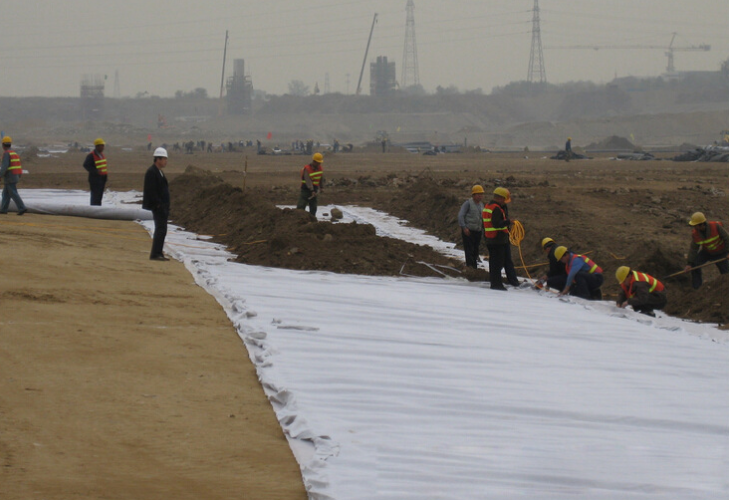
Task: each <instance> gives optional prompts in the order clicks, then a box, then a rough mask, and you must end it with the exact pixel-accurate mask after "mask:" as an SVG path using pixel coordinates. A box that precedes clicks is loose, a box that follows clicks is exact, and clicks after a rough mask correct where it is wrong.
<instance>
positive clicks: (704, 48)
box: [549, 32, 711, 75]
mask: <svg viewBox="0 0 729 500" xmlns="http://www.w3.org/2000/svg"><path fill="white" fill-rule="evenodd" d="M676 35H678V33H675V32H674V33H673V34H672V36H671V43H669V44H668V47H666V46H665V45H562V46H557V47H549V48H550V49H592V50H596V51H597V50H610V49H660V50H665V55H666V57H667V58H668V65H667V66H666V73H668V74H669V75H673V74H675V73H676V66H675V65H674V53H675V52H695V51H701V52H708V51H710V50H711V45H707V44H705V43H702V44H701V45H684V46H678V47H677V46H674V45H673V42H675V41H676Z"/></svg>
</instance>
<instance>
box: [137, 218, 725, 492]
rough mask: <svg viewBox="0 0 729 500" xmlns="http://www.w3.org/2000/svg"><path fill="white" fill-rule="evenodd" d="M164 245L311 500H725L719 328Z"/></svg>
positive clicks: (479, 288)
mask: <svg viewBox="0 0 729 500" xmlns="http://www.w3.org/2000/svg"><path fill="white" fill-rule="evenodd" d="M328 208H329V207H322V208H320V210H321V211H322V213H326V211H327V210H328ZM342 209H343V210H344V211H345V213H349V214H354V215H355V216H356V217H358V218H359V220H360V222H366V221H367V220H368V219H367V217H368V216H367V215H366V214H367V213H368V212H369V209H366V210H362V209H357V208H353V207H342ZM371 221H373V222H374V223H375V224H376V225H378V229H380V230H381V233H383V234H384V233H389V234H392V233H394V232H395V229H396V228H399V229H397V230H398V232H399V234H400V236H401V237H405V238H406V239H410V240H411V241H416V242H422V238H423V235H422V233H419V232H417V231H415V232H412V233H411V236H412V237H411V238H407V233H408V229H407V228H405V227H403V225H402V223H401V222H398V221H397V220H394V219H393V220H391V219H388V218H387V217H386V216H384V215H383V214H377V215H376V216H373V217H372V219H371ZM144 224H145V226H147V227H149V228H150V229H151V224H150V223H144ZM192 240H194V241H192ZM168 242H169V245H168V248H167V250H168V251H170V252H171V253H172V255H174V256H175V257H176V258H178V259H180V260H182V261H184V262H185V264H186V266H187V267H188V269H189V270H190V272H191V273H192V274H193V276H195V279H196V281H197V283H199V284H200V285H201V286H203V287H204V288H205V289H207V290H208V291H209V292H210V293H212V294H213V295H214V296H215V297H216V298H217V299H218V301H219V302H220V303H221V305H222V306H223V307H224V308H225V310H226V312H227V313H228V316H229V317H230V319H231V321H233V323H234V325H235V327H236V328H237V330H238V332H239V334H240V336H241V338H242V339H243V341H244V342H245V344H246V346H247V347H248V351H249V354H250V357H251V360H252V361H253V362H254V363H255V365H256V367H257V370H258V374H259V377H260V379H261V381H262V384H263V387H264V389H265V391H266V393H267V395H268V397H269V399H270V400H271V402H272V404H273V407H274V409H275V411H276V414H277V416H278V418H279V421H280V422H281V425H282V427H283V429H284V431H285V432H286V434H287V435H288V437H289V439H290V442H291V443H292V449H293V450H294V453H295V455H296V457H297V459H298V460H299V463H300V464H301V467H302V473H303V477H304V481H305V484H306V487H307V489H308V491H309V495H310V498H312V499H316V500H320V499H321V500H323V499H338V500H347V499H362V500H364V499H375V498H376V499H412V500H416V499H417V500H421V499H425V498H427V499H444V500H445V499H449V500H450V499H456V498H457V499H481V498H488V499H502V498H509V499H511V498H530V499H531V498H539V499H564V498H576V499H590V500H592V499H604V500H608V499H610V500H612V499H617V498H619V499H666V500H669V499H670V500H675V499H694V498H695V499H705V498H712V499H713V498H716V499H719V498H727V497H729V474H728V471H729V333H727V332H724V331H720V330H718V329H717V328H716V327H715V326H713V325H696V324H693V323H689V322H684V321H680V320H677V319H674V318H669V317H665V316H662V315H661V316H660V317H659V318H657V319H651V318H648V317H646V316H642V315H639V314H637V313H634V312H632V311H625V310H618V309H616V308H615V307H614V305H612V304H611V303H609V302H601V303H594V302H593V303H590V302H585V301H582V300H580V299H571V298H570V299H564V300H560V299H558V298H556V297H555V296H554V295H553V294H548V293H537V292H534V291H532V290H529V289H526V290H511V291H509V292H507V293H503V292H492V291H491V290H489V289H488V288H486V287H484V286H483V285H482V284H472V283H468V282H466V281H464V280H454V279H451V280H436V279H412V278H384V277H365V276H351V275H337V274H332V273H324V272H301V271H289V270H283V269H272V268H265V267H259V266H248V265H242V264H235V263H231V262H227V259H228V258H230V257H231V256H230V255H228V254H226V252H225V251H224V250H223V249H222V248H220V247H217V246H216V245H212V244H207V243H203V242H201V241H199V240H196V237H195V236H194V235H188V234H185V233H184V232H182V231H173V232H172V233H171V234H170V236H169V237H168ZM194 246H196V247H198V248H191V247H194ZM241 445H242V446H245V444H244V443H242V444H241Z"/></svg>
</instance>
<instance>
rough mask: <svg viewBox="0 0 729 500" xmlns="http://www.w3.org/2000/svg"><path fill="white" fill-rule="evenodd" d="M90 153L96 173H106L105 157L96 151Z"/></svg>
mask: <svg viewBox="0 0 729 500" xmlns="http://www.w3.org/2000/svg"><path fill="white" fill-rule="evenodd" d="M91 154H92V155H93V157H94V164H95V165H96V173H97V174H99V175H106V157H104V156H99V155H97V154H96V151H92V152H91Z"/></svg>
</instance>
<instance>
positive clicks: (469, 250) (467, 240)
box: [461, 228, 483, 269]
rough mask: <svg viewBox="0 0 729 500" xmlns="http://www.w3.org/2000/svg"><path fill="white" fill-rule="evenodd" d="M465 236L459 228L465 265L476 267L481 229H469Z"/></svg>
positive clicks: (481, 236) (481, 235) (481, 234)
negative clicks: (468, 234)
mask: <svg viewBox="0 0 729 500" xmlns="http://www.w3.org/2000/svg"><path fill="white" fill-rule="evenodd" d="M469 232H470V233H471V235H470V236H467V235H466V233H464V232H463V229H462V228H461V237H462V238H463V253H465V254H466V266H468V267H472V268H474V269H476V268H477V267H478V247H479V246H480V245H481V238H483V231H478V232H476V231H469Z"/></svg>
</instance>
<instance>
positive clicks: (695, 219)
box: [689, 212, 706, 226]
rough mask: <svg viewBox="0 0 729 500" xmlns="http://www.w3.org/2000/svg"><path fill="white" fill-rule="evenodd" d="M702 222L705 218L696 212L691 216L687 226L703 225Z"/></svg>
mask: <svg viewBox="0 0 729 500" xmlns="http://www.w3.org/2000/svg"><path fill="white" fill-rule="evenodd" d="M704 222H706V216H705V215H704V214H703V213H701V212H696V213H695V214H693V215H692V216H691V220H690V221H689V226H698V225H699V224H703V223H704Z"/></svg>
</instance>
